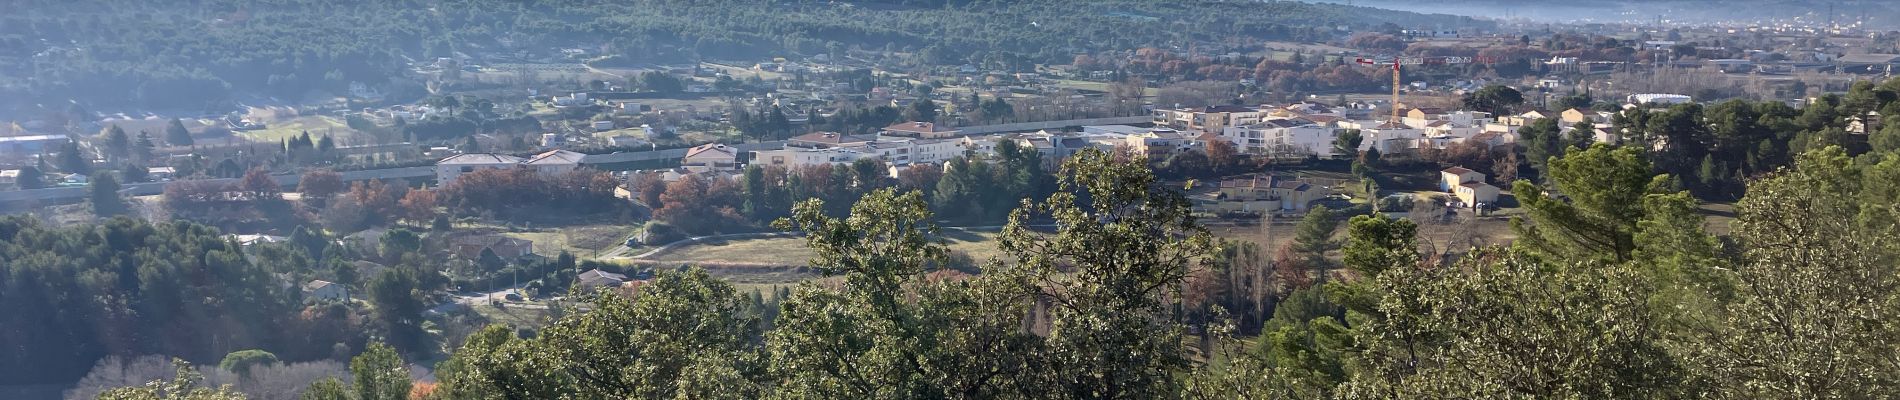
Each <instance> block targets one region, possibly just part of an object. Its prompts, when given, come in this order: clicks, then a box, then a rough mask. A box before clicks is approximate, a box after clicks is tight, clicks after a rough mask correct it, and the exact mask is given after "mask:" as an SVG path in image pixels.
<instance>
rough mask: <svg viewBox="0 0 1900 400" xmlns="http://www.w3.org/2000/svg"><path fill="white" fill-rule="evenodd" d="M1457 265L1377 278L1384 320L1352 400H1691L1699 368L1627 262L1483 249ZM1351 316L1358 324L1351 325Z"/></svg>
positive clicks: (1372, 326) (1367, 321) (1366, 321)
mask: <svg viewBox="0 0 1900 400" xmlns="http://www.w3.org/2000/svg"><path fill="white" fill-rule="evenodd" d="M1464 260H1465V261H1463V262H1461V263H1460V265H1459V266H1456V267H1449V268H1415V267H1414V268H1393V269H1389V270H1387V271H1385V272H1383V273H1381V274H1380V275H1379V276H1378V277H1377V278H1374V286H1375V288H1374V289H1372V291H1373V292H1376V293H1385V294H1386V295H1384V296H1383V297H1382V299H1381V300H1379V304H1378V306H1377V308H1376V309H1377V310H1381V311H1384V312H1385V315H1384V317H1383V318H1362V319H1359V321H1361V325H1359V326H1357V327H1355V330H1357V331H1359V332H1358V333H1356V334H1354V335H1353V338H1354V339H1355V340H1356V341H1357V343H1356V346H1357V347H1358V348H1359V349H1356V350H1355V352H1354V353H1355V354H1359V355H1361V357H1363V359H1362V360H1361V362H1363V363H1364V364H1360V365H1362V367H1361V368H1363V369H1361V370H1359V371H1358V372H1357V373H1356V374H1354V376H1353V379H1352V382H1350V383H1348V384H1347V385H1345V386H1343V387H1342V388H1341V389H1340V390H1341V391H1342V392H1343V393H1342V397H1346V398H1655V397H1680V396H1688V395H1690V393H1691V392H1692V390H1691V389H1688V387H1689V385H1687V382H1686V381H1687V379H1688V372H1687V371H1685V370H1684V368H1683V367H1682V366H1681V365H1680V364H1678V363H1676V362H1675V360H1674V359H1673V358H1672V357H1671V356H1670V354H1669V353H1668V351H1667V350H1665V346H1664V343H1665V340H1664V338H1663V336H1662V334H1661V331H1659V330H1657V329H1653V328H1652V327H1654V326H1655V323H1656V322H1655V316H1656V315H1657V314H1658V313H1657V310H1652V309H1651V308H1650V307H1649V305H1648V303H1647V300H1648V295H1649V291H1650V290H1652V289H1653V287H1652V286H1650V285H1648V284H1647V283H1646V282H1644V281H1643V280H1641V279H1638V278H1637V277H1638V274H1636V273H1635V272H1634V271H1632V270H1631V269H1630V268H1629V267H1628V266H1627V265H1625V264H1609V265H1577V266H1574V267H1573V266H1561V265H1549V264H1545V263H1544V261H1542V259H1541V258H1538V257H1534V256H1530V255H1527V254H1522V253H1521V252H1513V251H1502V252H1493V251H1481V252H1478V253H1474V254H1472V255H1471V256H1469V257H1466V258H1464ZM1349 319H1350V318H1349Z"/></svg>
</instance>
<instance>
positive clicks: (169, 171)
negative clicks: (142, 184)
mask: <svg viewBox="0 0 1900 400" xmlns="http://www.w3.org/2000/svg"><path fill="white" fill-rule="evenodd" d="M145 176H146V177H149V178H152V180H153V181H158V182H164V181H169V180H172V178H176V177H178V169H176V168H172V167H151V168H146V169H145Z"/></svg>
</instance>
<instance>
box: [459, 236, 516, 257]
mask: <svg viewBox="0 0 1900 400" xmlns="http://www.w3.org/2000/svg"><path fill="white" fill-rule="evenodd" d="M482 250H490V251H494V252H495V255H496V256H498V257H501V258H502V259H503V260H512V259H516V258H521V257H522V256H526V255H531V254H534V241H531V240H527V239H520V238H512V237H507V236H502V235H471V236H462V237H458V238H454V239H451V240H449V251H450V252H452V253H455V255H456V256H460V257H462V258H463V259H468V260H476V259H480V258H481V257H482Z"/></svg>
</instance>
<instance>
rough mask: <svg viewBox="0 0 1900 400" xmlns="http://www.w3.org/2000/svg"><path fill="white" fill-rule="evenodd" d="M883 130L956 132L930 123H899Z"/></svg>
mask: <svg viewBox="0 0 1900 400" xmlns="http://www.w3.org/2000/svg"><path fill="white" fill-rule="evenodd" d="M884 130H886V131H895V132H915V133H944V132H956V131H957V130H955V129H950V128H945V127H943V126H939V125H937V124H936V123H931V122H900V123H898V124H896V125H891V126H887V127H884Z"/></svg>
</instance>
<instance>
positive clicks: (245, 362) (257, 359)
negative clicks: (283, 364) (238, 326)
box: [218, 349, 277, 376]
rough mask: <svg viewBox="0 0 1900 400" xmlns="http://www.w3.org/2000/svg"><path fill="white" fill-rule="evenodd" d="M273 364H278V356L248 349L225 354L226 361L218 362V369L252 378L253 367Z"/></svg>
mask: <svg viewBox="0 0 1900 400" xmlns="http://www.w3.org/2000/svg"><path fill="white" fill-rule="evenodd" d="M273 364H277V355H276V354H271V352H268V351H263V350H258V349H247V350H238V351H233V352H231V353H229V354H225V355H224V360H222V361H219V362H218V369H222V370H225V371H230V372H232V373H235V374H239V375H243V376H250V373H251V368H252V367H259V366H270V365H273Z"/></svg>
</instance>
